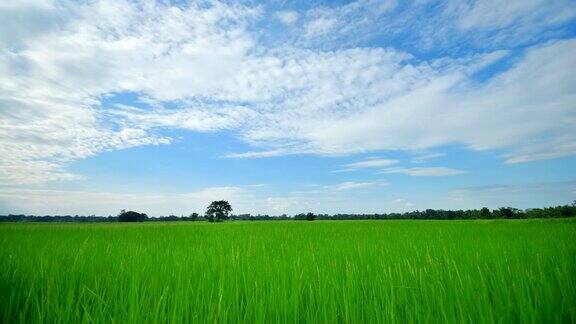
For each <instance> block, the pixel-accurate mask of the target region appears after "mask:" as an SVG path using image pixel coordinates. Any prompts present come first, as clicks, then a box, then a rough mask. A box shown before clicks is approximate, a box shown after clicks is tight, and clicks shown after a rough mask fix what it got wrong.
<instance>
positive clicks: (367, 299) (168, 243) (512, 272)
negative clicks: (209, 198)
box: [0, 219, 576, 323]
mask: <svg viewBox="0 0 576 324" xmlns="http://www.w3.org/2000/svg"><path fill="white" fill-rule="evenodd" d="M0 269H1V272H0V319H1V320H2V322H3V323H13V322H22V323H31V322H69V323H77V322H83V321H84V322H116V323H142V322H171V323H177V322H186V323H190V322H250V323H254V322H260V323H263V322H326V323H335V322H356V323H359V322H378V323H389V322H391V321H395V322H454V323H462V322H503V323H510V322H540V323H544V322H546V323H548V322H575V321H576V222H575V221H574V220H562V219H561V220H519V221H504V220H500V221H342V222H337V221H325V222H320V221H316V222H296V221H284V222H238V223H221V224H208V223H170V224H158V223H145V224H61V225H59V224H0Z"/></svg>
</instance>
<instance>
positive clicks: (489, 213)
mask: <svg viewBox="0 0 576 324" xmlns="http://www.w3.org/2000/svg"><path fill="white" fill-rule="evenodd" d="M231 212H232V207H231V206H230V204H229V203H228V202H227V201H214V202H212V204H210V206H208V209H207V210H206V216H205V217H202V216H200V215H198V214H197V213H192V214H190V216H180V217H179V216H175V215H170V216H161V217H148V216H147V215H146V214H141V213H137V212H134V211H128V212H127V211H125V210H122V212H121V213H120V215H118V216H107V217H105V216H96V215H90V216H79V215H74V216H71V215H65V216H49V215H45V216H27V215H12V214H10V215H4V216H3V215H0V222H117V221H121V222H142V221H148V222H171V221H194V220H207V221H211V222H214V221H221V220H223V219H231V220H235V221H244V220H246V221H267V220H290V219H292V220H348V219H350V220H361V219H381V220H386V219H439V220H440V219H447V220H451V219H454V220H456V219H524V218H565V217H576V201H574V202H573V203H572V204H571V205H563V206H555V207H544V208H530V209H524V210H522V209H517V208H511V207H500V208H498V209H493V210H490V209H488V208H486V207H483V208H481V209H467V210H442V209H426V210H421V211H419V210H415V211H409V212H404V213H381V214H378V213H376V214H334V215H328V214H312V213H307V214H297V215H294V216H293V217H289V216H288V215H286V214H282V215H281V216H270V215H260V214H258V215H250V214H240V215H231V214H230V213H231Z"/></svg>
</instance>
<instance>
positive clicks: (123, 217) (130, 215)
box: [118, 209, 148, 222]
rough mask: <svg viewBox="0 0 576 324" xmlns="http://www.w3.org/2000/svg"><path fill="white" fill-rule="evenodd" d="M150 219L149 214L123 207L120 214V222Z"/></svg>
mask: <svg viewBox="0 0 576 324" xmlns="http://www.w3.org/2000/svg"><path fill="white" fill-rule="evenodd" d="M147 219H148V215H146V214H144V213H137V212H135V211H131V210H129V211H126V210H124V209H122V211H121V212H120V214H118V221H119V222H143V221H145V220H147Z"/></svg>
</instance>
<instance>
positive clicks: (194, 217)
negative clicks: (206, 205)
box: [188, 213, 198, 222]
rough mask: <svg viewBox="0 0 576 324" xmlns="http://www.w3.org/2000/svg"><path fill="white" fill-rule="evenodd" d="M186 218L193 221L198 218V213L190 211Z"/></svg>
mask: <svg viewBox="0 0 576 324" xmlns="http://www.w3.org/2000/svg"><path fill="white" fill-rule="evenodd" d="M188 219H190V220H191V221H193V222H194V221H197V220H198V213H192V214H190V217H189V218H188Z"/></svg>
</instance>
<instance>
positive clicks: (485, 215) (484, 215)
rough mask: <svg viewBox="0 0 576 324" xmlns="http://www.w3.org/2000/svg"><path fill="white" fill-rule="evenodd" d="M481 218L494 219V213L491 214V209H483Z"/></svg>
mask: <svg viewBox="0 0 576 324" xmlns="http://www.w3.org/2000/svg"><path fill="white" fill-rule="evenodd" d="M480 218H482V219H488V218H492V213H490V209H488V208H486V207H482V209H480Z"/></svg>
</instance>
